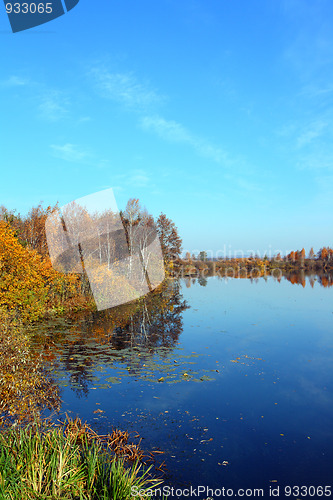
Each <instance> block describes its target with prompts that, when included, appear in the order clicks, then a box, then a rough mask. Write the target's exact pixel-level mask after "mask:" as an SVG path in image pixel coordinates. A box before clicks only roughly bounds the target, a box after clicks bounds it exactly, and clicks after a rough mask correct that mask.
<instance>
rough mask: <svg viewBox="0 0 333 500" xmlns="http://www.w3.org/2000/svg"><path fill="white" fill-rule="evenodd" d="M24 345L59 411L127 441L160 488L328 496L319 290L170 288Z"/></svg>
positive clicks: (330, 439)
mask: <svg viewBox="0 0 333 500" xmlns="http://www.w3.org/2000/svg"><path fill="white" fill-rule="evenodd" d="M323 284H324V286H322V285H323ZM326 284H327V282H326ZM301 285H303V286H301ZM34 342H35V345H36V348H38V349H40V350H41V349H42V347H43V353H44V358H45V363H46V364H47V365H48V367H49V370H50V373H51V375H52V377H53V379H54V381H55V383H56V384H58V385H59V386H60V388H61V398H62V401H63V403H62V409H61V411H62V412H64V413H65V412H67V413H68V414H69V415H71V416H72V417H75V416H79V417H80V418H81V419H83V420H86V421H87V422H88V423H90V424H91V426H92V427H93V428H94V429H95V430H97V431H98V432H100V433H102V434H105V433H107V432H109V431H111V429H112V427H118V428H121V429H123V430H125V429H128V430H129V431H133V432H134V431H136V432H137V433H139V434H140V436H141V437H142V442H141V446H142V447H143V448H144V449H145V450H147V451H149V450H156V449H158V450H161V451H163V452H164V454H163V455H160V456H159V457H161V459H160V462H161V461H165V464H166V473H165V475H164V480H165V484H166V485H170V487H171V486H173V487H175V488H176V487H177V488H181V487H186V486H189V485H192V486H193V487H197V486H199V485H203V486H209V487H210V488H214V489H216V488H222V487H225V488H233V489H234V490H236V489H237V488H263V489H264V491H265V497H266V496H267V497H268V496H269V488H276V487H277V486H280V487H281V488H283V487H284V486H295V485H298V486H302V485H307V486H310V485H314V486H319V485H321V486H327V485H331V484H332V478H333V287H329V286H325V282H323V281H321V282H320V280H319V279H316V278H314V277H310V278H309V277H305V278H304V279H302V280H301V281H299V283H298V284H297V280H296V281H295V280H290V279H289V280H287V279H284V278H282V280H280V281H277V280H276V279H274V278H272V277H268V278H266V279H264V278H260V279H258V280H253V281H251V280H249V279H228V280H225V279H221V278H218V277H216V276H215V277H209V278H201V279H200V280H199V281H198V280H197V279H192V278H187V279H182V280H180V281H176V280H173V281H170V282H169V284H168V286H167V287H165V289H164V291H163V292H162V293H161V294H160V295H158V294H155V295H154V294H150V295H149V297H148V298H147V301H141V302H140V304H139V305H138V304H136V305H133V304H130V305H125V306H122V307H121V308H118V309H117V310H109V311H103V312H100V313H94V314H90V315H88V316H86V317H82V316H81V317H76V318H75V319H72V320H65V319H55V320H53V321H49V322H47V323H45V324H39V325H38V326H37V327H36V331H35V337H34ZM311 491H312V490H311ZM280 495H281V496H282V497H283V494H281V493H280ZM312 496H313V495H312ZM201 498H205V496H204V495H202V496H201ZM294 498H296V497H294Z"/></svg>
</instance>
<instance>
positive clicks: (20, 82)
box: [1, 75, 29, 87]
mask: <svg viewBox="0 0 333 500" xmlns="http://www.w3.org/2000/svg"><path fill="white" fill-rule="evenodd" d="M28 83H29V82H28V80H25V79H23V78H20V77H19V76H16V75H12V76H10V77H9V78H8V79H7V80H3V81H2V82H1V85H2V86H4V87H23V86H25V85H28Z"/></svg>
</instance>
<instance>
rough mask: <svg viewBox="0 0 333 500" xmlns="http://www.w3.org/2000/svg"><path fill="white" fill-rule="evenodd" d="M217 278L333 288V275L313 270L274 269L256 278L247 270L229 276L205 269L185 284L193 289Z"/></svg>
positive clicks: (190, 277) (189, 278) (186, 279)
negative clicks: (316, 284) (208, 279)
mask: <svg viewBox="0 0 333 500" xmlns="http://www.w3.org/2000/svg"><path fill="white" fill-rule="evenodd" d="M213 276H215V277H216V278H217V279H219V280H226V281H228V280H230V279H248V280H250V281H251V283H258V282H259V281H260V280H267V279H268V278H270V279H274V280H275V281H276V282H278V283H281V281H283V280H287V281H289V282H290V283H291V284H292V285H295V284H296V285H301V286H302V287H303V288H305V286H306V285H307V284H308V285H310V286H311V287H312V288H313V287H314V284H315V283H316V282H317V283H318V284H319V285H321V286H323V287H324V288H327V287H330V286H333V274H327V273H324V272H319V273H313V271H311V270H305V269H300V270H294V269H291V270H283V271H282V270H281V269H274V270H273V271H270V272H268V271H267V272H266V274H265V273H263V274H262V275H260V276H254V275H253V274H251V273H248V272H246V269H244V270H242V269H240V270H236V272H234V273H231V271H230V273H229V274H228V273H227V275H221V273H218V272H217V273H214V272H210V271H209V270H208V269H203V270H201V271H200V272H197V273H196V275H195V276H186V277H184V278H183V279H184V282H185V285H186V288H191V286H192V285H195V284H196V283H198V284H199V285H200V286H207V278H211V277H213Z"/></svg>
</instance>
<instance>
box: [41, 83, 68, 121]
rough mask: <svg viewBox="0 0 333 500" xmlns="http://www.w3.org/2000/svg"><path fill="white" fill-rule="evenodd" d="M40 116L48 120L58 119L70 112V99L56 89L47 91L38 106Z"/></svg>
mask: <svg viewBox="0 0 333 500" xmlns="http://www.w3.org/2000/svg"><path fill="white" fill-rule="evenodd" d="M38 109H39V114H40V116H41V117H42V118H43V119H45V120H48V121H57V120H60V119H61V118H63V117H64V116H65V115H66V114H67V113H68V101H67V99H66V98H65V97H64V95H63V94H62V93H61V92H59V91H56V90H53V91H48V92H45V93H44V95H43V97H42V98H41V101H40V103H39V106H38Z"/></svg>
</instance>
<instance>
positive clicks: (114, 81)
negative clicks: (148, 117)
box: [90, 67, 164, 111]
mask: <svg viewBox="0 0 333 500" xmlns="http://www.w3.org/2000/svg"><path fill="white" fill-rule="evenodd" d="M90 74H91V75H92V77H93V80H94V83H95V85H96V87H97V89H98V90H99V91H100V92H101V93H102V95H103V96H104V97H106V98H108V99H111V100H113V101H116V102H119V103H120V104H123V105H124V106H126V107H127V108H129V109H132V110H134V111H144V110H148V109H150V108H151V107H152V106H155V105H157V104H159V103H161V102H162V101H163V100H164V98H163V97H162V96H160V95H158V94H157V93H156V92H155V91H154V90H153V89H151V88H150V86H149V85H148V84H144V83H142V82H140V81H139V80H138V79H137V78H136V77H135V75H134V74H133V73H112V72H110V71H108V70H107V69H105V68H103V67H95V68H93V69H92V70H91V71H90Z"/></svg>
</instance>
